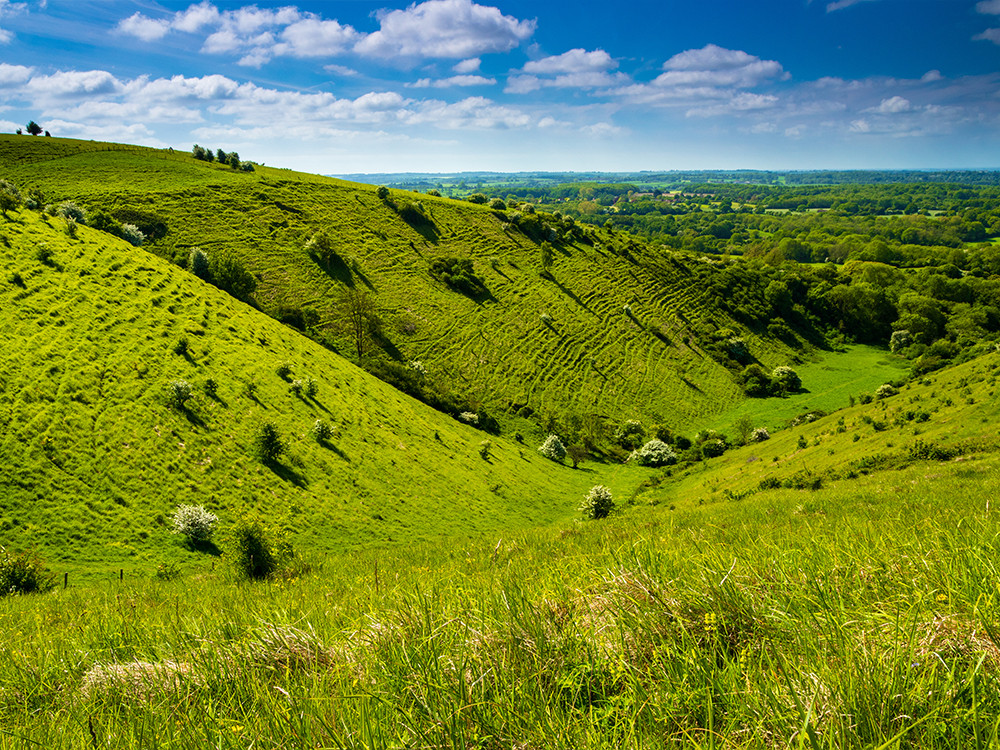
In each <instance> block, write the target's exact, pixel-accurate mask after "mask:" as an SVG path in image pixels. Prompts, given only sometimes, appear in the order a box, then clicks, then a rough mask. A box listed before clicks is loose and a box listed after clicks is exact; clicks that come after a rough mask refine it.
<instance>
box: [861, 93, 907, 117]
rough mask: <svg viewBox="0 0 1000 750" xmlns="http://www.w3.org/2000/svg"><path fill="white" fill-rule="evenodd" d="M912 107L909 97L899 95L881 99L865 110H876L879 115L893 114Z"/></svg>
mask: <svg viewBox="0 0 1000 750" xmlns="http://www.w3.org/2000/svg"><path fill="white" fill-rule="evenodd" d="M912 108H913V107H912V106H911V104H910V100H909V99H904V98H903V97H901V96H893V97H890V98H889V99H883V100H882V101H881V102H880V103H879V105H878V106H877V107H871V108H870V109H868V110H866V111H867V112H876V113H878V114H880V115H893V114H898V113H899V112H909V111H910V110H911V109H912Z"/></svg>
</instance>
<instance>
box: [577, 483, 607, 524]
mask: <svg viewBox="0 0 1000 750" xmlns="http://www.w3.org/2000/svg"><path fill="white" fill-rule="evenodd" d="M614 509H615V501H614V498H612V497H611V490H609V489H608V488H607V487H605V486H604V485H603V484H598V485H595V486H594V487H591V488H590V492H588V493H587V496H586V497H585V498H584V499H583V502H582V503H581V504H580V511H581V512H582V513H583V515H584V517H585V518H592V519H597V518H607V517H608V516H609V515H610V514H611V511H613V510H614Z"/></svg>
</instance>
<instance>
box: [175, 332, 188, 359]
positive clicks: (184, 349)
mask: <svg viewBox="0 0 1000 750" xmlns="http://www.w3.org/2000/svg"><path fill="white" fill-rule="evenodd" d="M190 353H191V348H190V345H189V344H188V340H187V337H185V336H181V337H180V338H179V339H177V343H176V344H174V354H176V355H177V356H178V357H186V356H187V355H188V354H190Z"/></svg>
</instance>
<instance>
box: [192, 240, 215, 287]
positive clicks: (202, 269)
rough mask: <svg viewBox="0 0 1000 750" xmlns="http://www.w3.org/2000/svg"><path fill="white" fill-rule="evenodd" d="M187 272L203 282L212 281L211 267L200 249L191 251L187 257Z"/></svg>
mask: <svg viewBox="0 0 1000 750" xmlns="http://www.w3.org/2000/svg"><path fill="white" fill-rule="evenodd" d="M188 270H189V271H190V272H191V273H193V274H194V275H195V276H197V277H198V278H199V279H202V280H203V281H209V282H210V281H211V280H212V267H211V264H210V263H209V262H208V256H207V255H206V254H205V251H204V250H202V249H201V248H200V247H196V248H194V249H192V250H191V254H190V255H189V256H188Z"/></svg>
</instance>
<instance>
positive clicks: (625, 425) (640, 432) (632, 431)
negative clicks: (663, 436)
mask: <svg viewBox="0 0 1000 750" xmlns="http://www.w3.org/2000/svg"><path fill="white" fill-rule="evenodd" d="M645 436H646V430H645V429H644V428H643V426H642V424H641V423H639V422H637V421H636V420H634V419H627V420H625V421H624V422H622V423H621V425H619V427H618V429H617V430H615V435H614V441H615V442H616V443H618V445H620V446H621V447H622V448H624V449H625V450H627V451H633V450H635V449H636V448H638V447H639V446H640V445H642V439H643V438H644V437H645Z"/></svg>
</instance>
